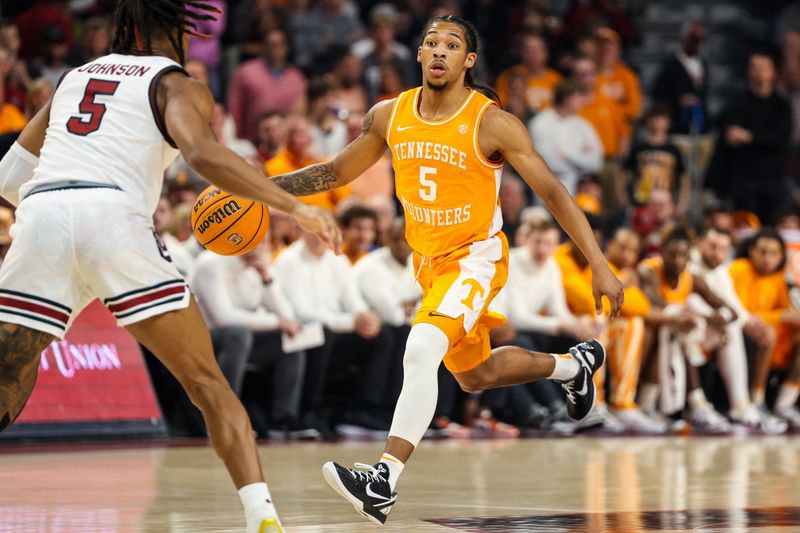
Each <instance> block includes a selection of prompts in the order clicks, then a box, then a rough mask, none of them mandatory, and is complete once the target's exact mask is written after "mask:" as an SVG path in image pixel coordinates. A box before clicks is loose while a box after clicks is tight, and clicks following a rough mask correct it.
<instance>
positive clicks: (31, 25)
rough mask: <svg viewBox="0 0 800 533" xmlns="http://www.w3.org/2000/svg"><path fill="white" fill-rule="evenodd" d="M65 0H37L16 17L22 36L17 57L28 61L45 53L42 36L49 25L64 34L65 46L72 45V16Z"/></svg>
mask: <svg viewBox="0 0 800 533" xmlns="http://www.w3.org/2000/svg"><path fill="white" fill-rule="evenodd" d="M67 4H68V2H67V1H66V0H38V1H34V2H32V5H31V7H29V8H28V9H26V10H25V11H23V12H22V13H21V14H20V15H19V16H18V17H17V19H16V21H15V24H16V26H17V28H19V35H20V37H21V38H22V47H21V48H20V51H19V57H21V58H22V59H23V60H25V61H30V60H32V59H34V58H36V57H40V56H42V55H43V54H44V53H45V47H46V44H47V43H46V41H44V40H43V39H42V36H43V35H44V34H45V32H46V31H47V30H48V28H50V27H57V28H59V29H60V30H61V32H62V34H63V35H64V39H65V43H66V45H67V48H70V47H72V24H73V22H72V17H71V16H70V13H69V10H68V6H67Z"/></svg>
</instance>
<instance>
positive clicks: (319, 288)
mask: <svg viewBox="0 0 800 533" xmlns="http://www.w3.org/2000/svg"><path fill="white" fill-rule="evenodd" d="M275 275H276V279H277V282H278V284H279V286H280V288H281V291H282V292H283V293H284V294H285V295H286V298H287V299H288V300H289V303H290V304H291V306H292V308H293V309H294V311H295V314H296V315H297V319H298V320H299V321H300V322H303V323H309V322H321V323H322V324H323V325H324V326H326V327H327V328H328V329H330V330H331V331H334V332H338V333H350V332H352V331H353V329H354V328H355V319H356V315H357V314H359V313H366V312H368V311H369V308H368V307H367V304H366V302H364V299H363V298H362V297H361V294H360V293H359V291H358V286H357V285H356V281H355V277H354V276H353V271H352V268H351V267H350V263H349V262H348V261H347V259H346V258H345V257H344V256H338V255H336V254H334V253H333V252H332V251H330V250H326V251H325V253H324V254H323V255H322V256H321V257H317V256H316V255H314V254H313V253H311V251H310V250H309V249H308V248H307V247H306V244H305V241H303V239H300V240H298V241H296V242H294V243H293V244H292V245H291V246H289V247H288V248H287V249H286V250H284V251H283V253H281V254H280V255H279V256H278V259H277V260H276V261H275Z"/></svg>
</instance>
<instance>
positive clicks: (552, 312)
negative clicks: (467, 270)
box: [504, 220, 600, 349]
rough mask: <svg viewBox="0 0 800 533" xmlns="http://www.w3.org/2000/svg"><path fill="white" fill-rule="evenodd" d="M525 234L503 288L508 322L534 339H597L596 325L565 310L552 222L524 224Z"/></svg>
mask: <svg viewBox="0 0 800 533" xmlns="http://www.w3.org/2000/svg"><path fill="white" fill-rule="evenodd" d="M524 234H525V242H524V244H523V245H522V246H519V247H517V248H513V249H512V250H511V252H510V254H509V264H508V281H507V282H506V285H505V288H504V291H506V292H507V296H506V298H507V299H508V302H507V306H506V308H507V312H508V321H509V323H510V324H511V325H512V326H513V327H514V328H516V329H517V330H518V331H519V332H520V333H521V334H523V335H530V336H533V337H539V336H542V335H547V336H555V335H567V336H569V337H573V338H577V339H589V338H592V337H596V336H597V335H598V334H599V333H600V329H599V328H598V327H597V324H595V323H594V322H593V321H592V320H591V319H590V318H588V317H582V318H577V317H575V316H574V315H573V314H572V313H571V312H570V311H569V309H568V308H567V302H566V297H565V296H564V287H563V283H562V279H561V271H560V270H559V267H558V263H556V261H555V259H553V254H554V253H555V251H556V248H557V247H558V243H559V238H560V236H561V234H560V230H559V229H558V226H557V225H556V224H555V222H553V221H552V220H545V221H540V222H532V223H527V224H526V228H525V230H524ZM542 349H547V347H546V346H545V347H542Z"/></svg>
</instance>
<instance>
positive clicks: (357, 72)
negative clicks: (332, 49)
mask: <svg viewBox="0 0 800 533" xmlns="http://www.w3.org/2000/svg"><path fill="white" fill-rule="evenodd" d="M363 73H364V67H363V65H362V64H361V60H360V59H359V58H358V57H356V55H355V54H353V53H352V52H350V51H349V50H347V49H344V50H342V51H341V52H340V55H339V57H338V58H337V59H336V61H335V62H334V66H333V70H332V71H331V74H333V76H334V77H335V78H336V81H337V85H338V86H339V91H338V96H337V99H336V102H337V107H339V108H342V109H346V110H348V111H349V112H350V113H351V114H360V115H363V114H365V113H366V112H367V108H368V105H367V104H368V100H367V92H366V91H365V90H364V86H363V85H361V79H362V76H363Z"/></svg>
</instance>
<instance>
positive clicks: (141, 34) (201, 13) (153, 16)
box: [111, 0, 220, 64]
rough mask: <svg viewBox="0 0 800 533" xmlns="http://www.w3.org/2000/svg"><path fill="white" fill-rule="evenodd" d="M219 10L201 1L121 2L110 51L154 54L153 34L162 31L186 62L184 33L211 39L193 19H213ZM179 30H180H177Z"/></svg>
mask: <svg viewBox="0 0 800 533" xmlns="http://www.w3.org/2000/svg"><path fill="white" fill-rule="evenodd" d="M209 13H215V14H219V13H220V11H219V9H217V8H216V7H214V6H212V5H209V4H206V3H203V1H202V0H118V1H117V10H116V13H115V15H114V23H115V26H116V33H115V35H114V42H113V43H112V44H111V52H113V53H117V54H129V53H131V52H144V53H152V51H153V50H152V42H153V34H154V33H157V32H163V33H164V34H165V35H167V37H169V40H170V43H172V47H173V49H174V50H175V53H177V54H178V61H179V63H181V64H183V62H184V50H183V34H184V33H189V34H190V35H194V36H196V37H201V38H208V37H209V36H208V35H203V34H201V33H199V32H198V31H197V26H195V24H194V22H192V19H194V20H213V19H214V18H215V16H214V15H212V14H209ZM176 30H177V31H176Z"/></svg>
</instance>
